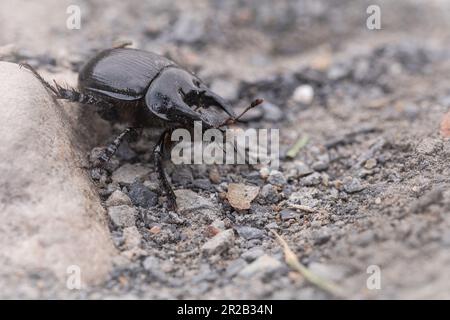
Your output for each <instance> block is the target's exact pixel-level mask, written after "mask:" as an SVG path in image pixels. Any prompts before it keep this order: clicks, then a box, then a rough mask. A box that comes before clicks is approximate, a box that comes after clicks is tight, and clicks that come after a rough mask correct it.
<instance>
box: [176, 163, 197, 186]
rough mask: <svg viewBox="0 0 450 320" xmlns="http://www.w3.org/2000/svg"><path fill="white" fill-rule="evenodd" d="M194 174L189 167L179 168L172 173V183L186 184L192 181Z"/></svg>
mask: <svg viewBox="0 0 450 320" xmlns="http://www.w3.org/2000/svg"><path fill="white" fill-rule="evenodd" d="M193 180H194V176H193V174H192V170H191V169H190V168H187V167H185V168H179V169H177V170H175V171H174V172H173V173H172V183H173V184H179V185H182V186H187V185H189V184H191V183H192V181H193Z"/></svg>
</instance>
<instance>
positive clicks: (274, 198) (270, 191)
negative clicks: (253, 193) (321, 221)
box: [259, 184, 279, 203]
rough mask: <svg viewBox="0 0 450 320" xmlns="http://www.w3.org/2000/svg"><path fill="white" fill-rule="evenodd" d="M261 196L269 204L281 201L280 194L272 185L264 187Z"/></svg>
mask: <svg viewBox="0 0 450 320" xmlns="http://www.w3.org/2000/svg"><path fill="white" fill-rule="evenodd" d="M259 194H260V196H261V197H262V198H263V199H265V200H266V201H267V202H269V203H275V202H278V200H279V196H278V192H277V190H276V189H275V188H274V186H273V185H271V184H266V185H264V186H263V187H262V188H261V191H260V193H259Z"/></svg>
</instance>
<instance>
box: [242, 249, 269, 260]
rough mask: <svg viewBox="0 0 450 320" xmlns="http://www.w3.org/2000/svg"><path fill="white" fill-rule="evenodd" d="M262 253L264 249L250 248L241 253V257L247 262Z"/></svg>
mask: <svg viewBox="0 0 450 320" xmlns="http://www.w3.org/2000/svg"><path fill="white" fill-rule="evenodd" d="M263 254H264V250H263V249H261V248H258V247H255V248H252V249H250V250H248V251H246V252H244V253H243V254H242V255H241V258H242V259H244V260H245V261H247V262H252V261H254V260H256V259H258V258H259V257H260V256H262V255H263Z"/></svg>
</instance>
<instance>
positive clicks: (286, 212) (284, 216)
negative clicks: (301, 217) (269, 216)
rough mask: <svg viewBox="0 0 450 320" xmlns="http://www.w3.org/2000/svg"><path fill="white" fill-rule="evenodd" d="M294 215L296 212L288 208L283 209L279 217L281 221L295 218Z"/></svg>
mask: <svg viewBox="0 0 450 320" xmlns="http://www.w3.org/2000/svg"><path fill="white" fill-rule="evenodd" d="M296 216H297V213H296V212H295V211H293V210H290V209H283V210H281V212H280V219H281V220H283V221H287V220H290V219H295V217H296Z"/></svg>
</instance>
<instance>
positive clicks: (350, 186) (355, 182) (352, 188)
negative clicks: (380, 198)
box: [343, 177, 365, 193]
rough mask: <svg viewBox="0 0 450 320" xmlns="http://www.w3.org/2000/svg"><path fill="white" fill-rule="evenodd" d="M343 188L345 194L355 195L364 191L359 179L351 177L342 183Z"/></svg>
mask: <svg viewBox="0 0 450 320" xmlns="http://www.w3.org/2000/svg"><path fill="white" fill-rule="evenodd" d="M343 186H344V190H345V192H347V193H356V192H360V191H362V190H364V189H365V186H364V185H363V184H362V183H361V180H360V179H358V178H352V177H346V178H345V179H344V181H343Z"/></svg>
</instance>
